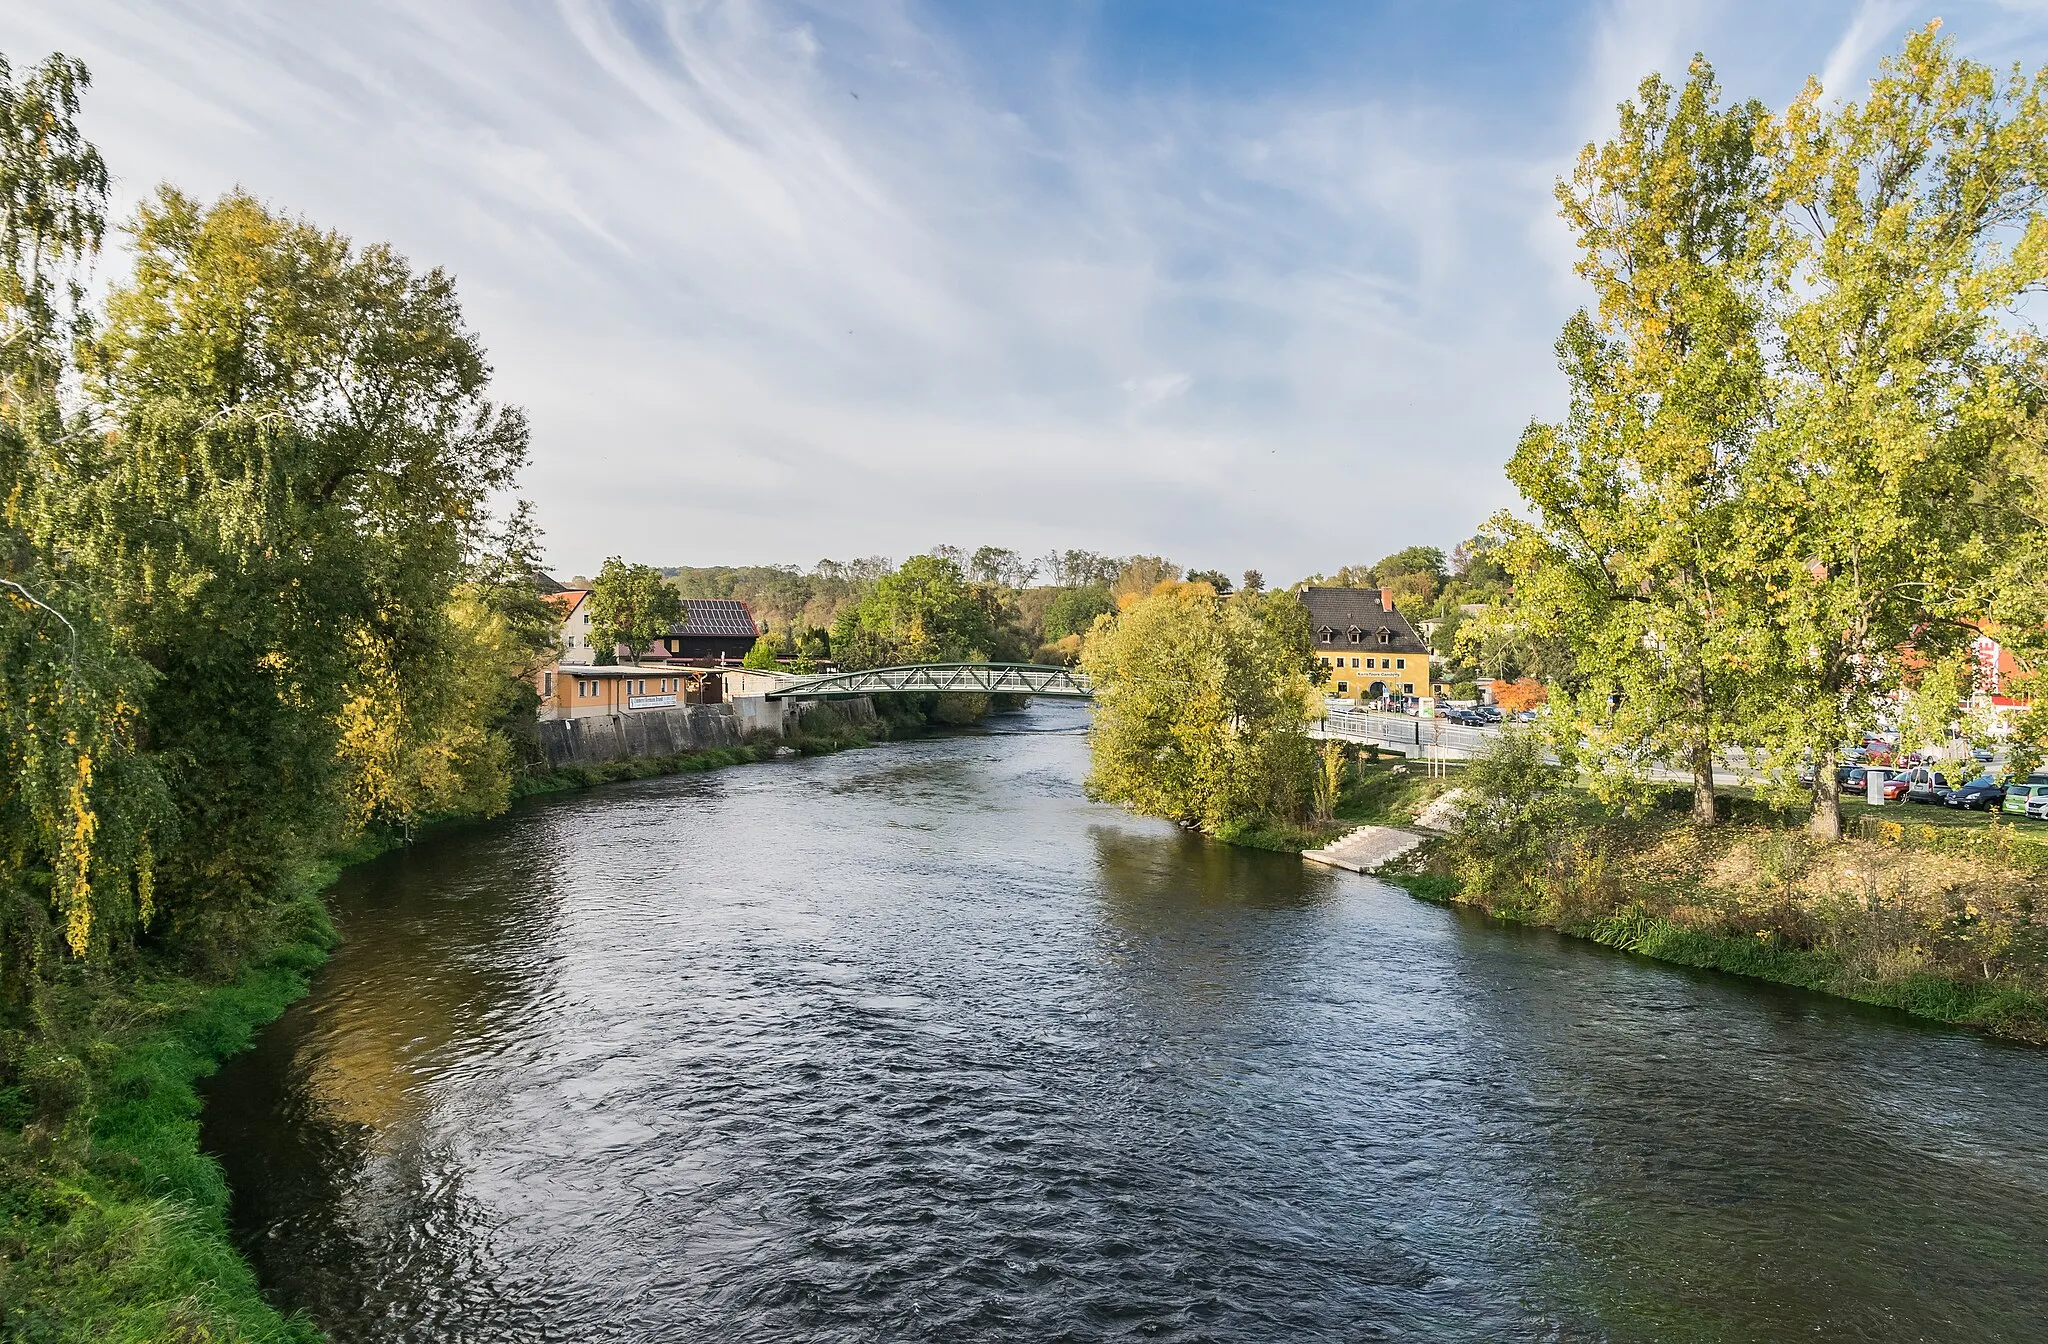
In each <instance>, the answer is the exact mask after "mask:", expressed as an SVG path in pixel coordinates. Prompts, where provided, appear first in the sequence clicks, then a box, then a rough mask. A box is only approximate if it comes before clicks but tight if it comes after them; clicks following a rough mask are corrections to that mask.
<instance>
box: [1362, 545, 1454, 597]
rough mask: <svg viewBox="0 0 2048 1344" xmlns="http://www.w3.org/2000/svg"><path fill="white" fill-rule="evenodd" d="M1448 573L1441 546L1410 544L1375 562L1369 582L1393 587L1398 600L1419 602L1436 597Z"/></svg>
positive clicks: (1374, 584) (1381, 586) (1384, 586)
mask: <svg viewBox="0 0 2048 1344" xmlns="http://www.w3.org/2000/svg"><path fill="white" fill-rule="evenodd" d="M1446 577H1447V576H1446V575H1445V573H1444V553H1443V552H1442V551H1441V550H1439V549H1438V548H1436V547H1434V546H1409V547H1406V548H1405V549H1402V550H1399V551H1396V552H1394V553H1393V554H1392V555H1390V556H1387V557H1385V558H1384V559H1382V560H1381V561H1380V562H1379V563H1378V564H1376V565H1374V566H1373V567H1372V571H1371V579H1370V582H1369V586H1372V587H1379V588H1386V589H1389V590H1391V591H1392V592H1393V594H1394V597H1395V599H1396V600H1397V601H1404V602H1412V603H1414V604H1416V605H1418V606H1419V605H1423V604H1426V603H1428V602H1429V601H1430V600H1431V599H1433V598H1435V597H1436V595H1437V590H1438V589H1440V588H1441V587H1442V586H1443V584H1444V580H1445V578H1446Z"/></svg>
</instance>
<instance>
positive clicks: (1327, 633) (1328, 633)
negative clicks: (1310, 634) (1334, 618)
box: [1316, 625, 1337, 644]
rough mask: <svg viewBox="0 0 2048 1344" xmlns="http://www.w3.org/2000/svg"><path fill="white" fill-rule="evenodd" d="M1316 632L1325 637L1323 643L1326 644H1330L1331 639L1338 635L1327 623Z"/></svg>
mask: <svg viewBox="0 0 2048 1344" xmlns="http://www.w3.org/2000/svg"><path fill="white" fill-rule="evenodd" d="M1316 633H1317V634H1318V635H1321V636H1322V637H1323V643H1325V644H1328V643H1329V642H1330V641H1331V640H1333V639H1335V638H1336V637H1337V632H1336V631H1335V630H1333V629H1331V628H1330V627H1329V626H1327V625H1326V626H1324V627H1323V628H1322V629H1320V630H1318V631H1316Z"/></svg>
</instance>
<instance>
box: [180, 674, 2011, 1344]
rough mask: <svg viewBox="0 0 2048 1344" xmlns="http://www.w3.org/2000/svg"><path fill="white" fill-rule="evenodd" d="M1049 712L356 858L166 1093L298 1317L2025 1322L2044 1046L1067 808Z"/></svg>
mask: <svg viewBox="0 0 2048 1344" xmlns="http://www.w3.org/2000/svg"><path fill="white" fill-rule="evenodd" d="M1084 714H1085V711H1083V710H1080V709H1077V708H1074V707H1070V706H1063V705H1041V706H1039V707H1036V708H1034V709H1032V710H1031V711H1029V712H1028V713H1026V714H1023V715H1011V716H1004V717H1003V718H1002V719H1001V720H998V721H995V722H994V723H993V724H992V728H991V731H988V732H983V733H970V734H962V735H958V736H951V737H944V738H936V739H928V740H923V741H916V742H909V743H898V744H892V745H888V746H884V747H880V748H877V749H874V750H867V751H854V752H847V753H844V754H841V755H837V756H829V757H822V758H816V759H807V760H794V761H784V762H776V763H772V764H767V765H760V766H749V767H745V768H739V769H729V770H724V771H720V772H716V773H712V774H703V775H689V776H680V777H674V778H668V779H658V780H648V781H643V782H640V783H634V784H624V785H616V786H612V787H609V788H605V789H600V790H597V791H594V792H589V793H583V794H578V795H574V796H567V797H559V798H553V799H547V800H541V801H537V802H533V803H529V804H527V805H524V806H521V807H519V808H517V809H515V811H514V812H513V814H512V815H511V816H510V817H508V818H504V819H501V820H499V821H496V822H493V823H489V824H486V825H480V826H475V827H471V828H467V829H463V830H460V831H456V832H452V833H449V834H444V835H440V836H437V837H434V838H431V839H429V840H427V841H425V842H423V843H421V844H419V845H417V846H416V847H414V848H413V849H412V850H411V851H409V852H406V853H402V854H394V855H391V856H388V857H386V858H384V859H381V860H379V861H376V862H374V863H370V864H366V865H363V866H361V867H358V868H356V869H353V870H351V871H350V872H349V873H348V874H347V875H346V876H345V877H344V878H343V880H342V882H341V884H340V886H339V888H338V889H337V890H336V892H335V896H334V904H335V910H336V918H337V921H338V923H339V925H340V927H341V929H342V931H343V934H344V937H345V941H344V942H343V944H342V946H341V947H340V949H339V950H338V951H337V952H336V954H335V956H334V958H333V960H332V961H331V962H330V963H329V964H328V965H327V966H326V967H325V968H324V969H323V970H322V971H321V973H320V975H319V977H318V979H317V982H316V984H315V986H314V989H313V992H312V994H311V995H310V996H309V997H308V998H306V999H305V1000H303V1001H301V1002H300V1003H299V1004H297V1005H296V1006H294V1007H293V1008H292V1009H291V1010H290V1011H289V1012H288V1013H287V1014H286V1015H285V1016H284V1017H283V1018H282V1019H281V1020H280V1021H279V1022H278V1023H276V1024H275V1025H274V1026H273V1027H271V1028H270V1029H269V1030H268V1031H266V1032H265V1033H264V1034H263V1035H262V1036H261V1037H260V1039H259V1042H258V1044H257V1046H256V1048H255V1049H254V1050H252V1051H250V1052H249V1053H247V1054H245V1055H243V1056H240V1057H238V1058H237V1059H235V1060H233V1061H231V1062H230V1063H229V1065H228V1066H227V1067H226V1068H225V1069H224V1070H223V1071H222V1072H221V1074H220V1075H219V1076H218V1077H217V1078H216V1079H215V1080H214V1081H213V1083H212V1084H211V1086H210V1088H209V1095H208V1105H207V1109H206V1113H205V1121H204V1142H205V1144H206V1146H207V1147H208V1150H209V1151H211V1152H213V1153H214V1154H215V1155H216V1156H218V1157H219V1158H220V1160H221V1162H222V1163H223V1165H224V1166H225V1168H226V1172H227V1175H228V1179H229V1182H230V1185H231V1187H232V1189H233V1190H234V1192H235V1193H234V1205H233V1219H234V1224H235V1230H236V1234H237V1236H238V1237H239V1238H240V1239H241V1240H242V1242H243V1244H244V1245H245V1247H246V1248H247V1250H248V1252H249V1254H250V1256H251V1257H252V1259H253V1260H254V1262H255V1264H256V1266H257V1269H258V1272H259V1273H260V1275H261V1276H262V1278H263V1281H264V1283H265V1284H266V1286H267V1288H268V1290H269V1292H270V1293H271V1295H272V1298H273V1300H275V1301H277V1302H278V1303H279V1304H280V1305H282V1306H284V1307H286V1308H289V1309H295V1310H302V1311H304V1312H306V1313H307V1314H308V1315H309V1316H310V1317H311V1318H312V1319H313V1320H314V1321H315V1322H317V1323H318V1324H320V1325H321V1326H323V1327H324V1328H325V1329H327V1330H328V1331H329V1332H330V1333H331V1335H332V1337H333V1338H334V1339H335V1340H337V1341H387V1340H418V1341H466V1340H477V1341H483V1340H489V1341H526V1340H562V1341H584V1340H593V1341H594V1340H641V1341H670V1340H707V1341H713V1340H715V1341H730V1340H804V1341H810V1340H847V1341H854V1340H860V1341H867V1340H876V1341H881V1340H1018V1341H1041V1340H1056V1339H1074V1340H1093V1339H1119V1338H1126V1337H1129V1338H1144V1339H1187V1340H1196V1339H1217V1340H1286V1341H1295V1340H1358V1339H1424V1340H1430V1339H1442V1340H1594V1339H1614V1340H1686V1339H1699V1340H1749V1339H1786V1340H1789V1339H1800V1340H1866V1339H1869V1340H1877V1339H1883V1340H1921V1339H1926V1340H1971V1341H1993V1340H2015V1341H2017V1340H2040V1339H2043V1338H2048V1052H2042V1051H2039V1050H2032V1049H2027V1048H2023V1047H2017V1046H2011V1045H2005V1044H2001V1043H1998V1042H1995V1041H1990V1040H1985V1039H1981V1038H1979V1037H1976V1036H1973V1035H1970V1034H1968V1033H1964V1032H1960V1031H1952V1030H1947V1029H1940V1028H1934V1027H1929V1026H1923V1025H1920V1024H1918V1023H1915V1022H1913V1021H1911V1020H1909V1019H1906V1018H1904V1017H1900V1016H1896V1015H1892V1014H1888V1013H1885V1012H1882V1011H1878V1010H1874V1009H1865V1008H1862V1007H1860V1006H1857V1005H1854V1004H1849V1003H1844V1002H1840V1001H1836V1000H1830V999H1827V998H1822V997H1818V996H1812V995H1806V994H1801V993H1797V992H1792V991H1785V990H1780V989H1777V988H1774V987H1770V986H1764V985H1757V984H1752V983H1747V982H1743V981H1740V980H1736V979H1732V978H1728V977H1723V976H1717V975H1713V974H1710V973H1704V972H1700V973H1695V972H1689V971H1685V970H1681V969H1676V968H1672V967H1668V966H1663V965H1659V964H1656V963H1651V962H1647V961H1642V960H1639V959H1635V958H1631V957H1628V956H1624V955H1621V954H1618V953H1614V952H1611V951H1608V950H1606V949H1603V948H1599V947H1594V946H1591V945H1587V944H1582V943H1576V942H1573V941H1570V940H1568V939H1564V938H1560V937H1557V936H1554V935H1551V934H1549V933H1545V932H1542V931H1535V930H1524V929H1516V928H1511V927H1502V926H1499V925H1495V924H1492V923H1488V922H1485V921H1483V920H1480V919H1478V918H1475V917H1471V916H1467V915H1463V914H1460V913H1457V912H1453V911H1448V910H1444V909H1439V908H1437V907H1434V906H1430V905H1426V904H1423V903H1421V902H1418V901H1415V900H1413V899H1411V898H1409V897H1408V896H1406V895H1404V894H1402V893H1401V892H1399V891H1397V890H1394V889H1393V888H1390V887H1387V886H1384V885H1382V884H1379V883H1377V882H1374V881H1372V880H1370V879H1365V878H1359V877H1354V876H1352V875H1350V874H1345V873H1338V872H1333V871H1328V870H1321V869H1315V868H1312V867H1309V866H1307V865H1304V864H1303V863H1301V862H1300V861H1299V860H1297V859H1294V858H1291V857H1287V856H1280V855H1271V854H1263V853H1253V852H1245V851H1238V850H1232V849H1229V848H1226V847H1223V846H1220V845H1216V844H1211V843H1206V842H1204V841H1202V840H1199V839H1195V838H1190V837H1188V836H1185V835H1182V834H1179V833H1177V832H1176V831H1175V830H1173V829H1172V828H1171V827H1168V826H1165V825H1161V824H1158V823H1154V822H1150V821H1147V820H1144V819H1141V818H1134V817H1130V816H1126V815H1124V814H1122V813H1119V812H1116V811H1112V810H1110V809H1106V808H1102V807H1098V806H1095V805H1092V804H1090V803H1088V802H1086V801H1085V800H1084V799H1083V798H1082V797H1081V791H1080V787H1079V780H1080V778H1081V776H1082V774H1083V773H1084V771H1085V769H1086V763H1087V760H1086V757H1087V749H1086V742H1085V740H1084V739H1083V737H1082V736H1081V735H1080V730H1081V726H1082V724H1083V722H1084V718H1083V715H1084Z"/></svg>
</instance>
